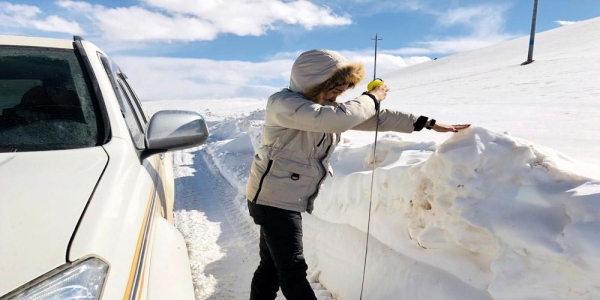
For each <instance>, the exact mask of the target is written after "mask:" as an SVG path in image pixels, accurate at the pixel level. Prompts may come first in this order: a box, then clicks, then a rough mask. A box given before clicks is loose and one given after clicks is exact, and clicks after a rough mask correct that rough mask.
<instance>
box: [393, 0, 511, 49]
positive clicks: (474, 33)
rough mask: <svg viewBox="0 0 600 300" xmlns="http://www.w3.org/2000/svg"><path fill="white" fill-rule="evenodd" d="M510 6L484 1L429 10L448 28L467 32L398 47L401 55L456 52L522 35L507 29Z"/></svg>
mask: <svg viewBox="0 0 600 300" xmlns="http://www.w3.org/2000/svg"><path fill="white" fill-rule="evenodd" d="M509 9H510V6H509V5H503V4H500V5H498V4H480V5H476V6H471V7H459V8H453V9H449V10H446V11H439V10H429V11H427V13H430V14H432V15H434V16H435V17H436V18H437V22H438V23H439V24H440V25H442V26H443V27H445V28H450V27H457V26H460V27H464V28H465V29H466V30H467V32H468V33H467V34H466V35H462V36H455V37H443V38H429V39H428V40H425V41H420V42H416V43H414V46H415V47H411V48H404V49H398V50H396V51H394V53H397V54H419V53H420V54H434V53H435V54H452V53H458V52H464V51H469V50H474V49H478V48H483V47H486V46H489V45H493V44H497V43H500V42H503V41H506V40H509V39H513V38H516V37H518V36H519V35H517V34H510V33H507V32H506V31H505V28H504V24H505V14H506V12H507V11H508V10H509Z"/></svg>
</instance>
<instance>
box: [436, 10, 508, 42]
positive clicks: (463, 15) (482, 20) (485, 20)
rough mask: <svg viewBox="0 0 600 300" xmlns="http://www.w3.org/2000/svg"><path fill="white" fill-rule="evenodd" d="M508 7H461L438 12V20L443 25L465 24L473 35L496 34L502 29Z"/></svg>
mask: <svg viewBox="0 0 600 300" xmlns="http://www.w3.org/2000/svg"><path fill="white" fill-rule="evenodd" d="M508 9H509V6H507V5H483V4H482V5H478V6H472V7H461V8H456V9H450V10H448V11H446V12H443V13H441V14H439V18H438V21H439V23H440V24H442V25H444V26H454V25H463V26H466V27H467V28H468V29H469V30H471V32H472V35H474V36H480V37H483V36H488V35H498V33H499V32H501V31H502V30H503V26H504V21H505V20H504V15H505V13H506V11H507V10H508Z"/></svg>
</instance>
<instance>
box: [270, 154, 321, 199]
mask: <svg viewBox="0 0 600 300" xmlns="http://www.w3.org/2000/svg"><path fill="white" fill-rule="evenodd" d="M318 181H319V169H318V168H317V167H315V166H311V165H306V164H302V163H299V162H296V161H293V160H289V159H285V158H277V159H275V160H274V161H273V165H272V167H271V171H270V172H269V174H268V175H267V177H266V178H265V182H264V187H263V189H264V192H265V193H268V194H269V198H272V199H280V200H283V201H285V200H288V201H294V202H297V201H302V200H303V199H306V198H307V197H308V196H310V195H312V194H313V193H314V192H315V191H316V186H317V183H318Z"/></svg>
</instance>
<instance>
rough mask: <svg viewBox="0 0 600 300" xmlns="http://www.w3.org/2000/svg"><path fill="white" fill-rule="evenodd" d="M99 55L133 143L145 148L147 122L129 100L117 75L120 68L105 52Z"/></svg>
mask: <svg viewBox="0 0 600 300" xmlns="http://www.w3.org/2000/svg"><path fill="white" fill-rule="evenodd" d="M98 57H99V58H100V61H101V62H102V65H103V66H104V70H105V71H106V74H107V75H108V77H109V78H110V83H111V84H112V86H113V89H114V91H115V94H116V95H117V99H118V100H119V106H120V107H121V113H122V115H123V118H124V119H125V123H126V124H127V127H128V129H129V133H130V134H131V138H132V140H133V143H134V144H135V146H136V148H138V149H140V150H141V149H144V148H145V147H146V144H145V135H144V132H145V129H146V124H145V123H144V122H143V121H140V119H139V117H138V116H137V115H136V112H135V110H134V106H133V104H132V103H131V101H130V100H129V98H128V95H127V94H126V93H127V92H126V91H125V89H124V88H123V86H122V83H121V82H120V80H121V79H120V77H119V76H118V75H117V70H118V69H119V68H118V67H117V66H116V65H115V64H114V63H113V62H112V61H111V60H110V59H109V58H108V57H106V56H104V55H103V54H101V53H99V54H98Z"/></svg>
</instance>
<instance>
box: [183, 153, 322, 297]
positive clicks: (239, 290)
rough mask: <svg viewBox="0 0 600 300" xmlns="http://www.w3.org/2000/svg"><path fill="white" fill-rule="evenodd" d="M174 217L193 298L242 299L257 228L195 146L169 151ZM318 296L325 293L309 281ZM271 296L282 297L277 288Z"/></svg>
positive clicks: (254, 258) (250, 270) (254, 261)
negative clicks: (184, 250) (185, 254)
mask: <svg viewBox="0 0 600 300" xmlns="http://www.w3.org/2000/svg"><path fill="white" fill-rule="evenodd" d="M173 166H174V177H175V197H176V200H175V223H176V226H177V228H178V229H179V230H180V231H181V233H182V234H183V236H184V238H185V240H186V243H187V246H188V252H189V256H190V262H191V269H192V277H193V279H194V288H195V292H196V299H210V300H217V299H248V297H249V294H250V282H251V280H252V274H253V272H254V270H255V269H256V266H257V265H258V261H259V257H258V230H257V227H256V226H255V225H254V224H253V223H251V220H250V218H249V217H248V216H247V215H246V214H245V211H244V208H243V207H242V205H243V204H245V200H244V199H240V198H239V197H240V196H239V195H238V192H237V190H236V189H235V188H234V187H232V186H231V185H230V184H229V182H228V181H227V179H225V178H224V177H223V176H222V175H221V173H219V171H218V169H217V167H216V166H215V165H214V163H213V161H212V159H211V157H210V155H208V154H207V153H206V152H205V150H204V149H202V148H196V149H190V150H185V151H177V152H174V153H173ZM311 284H312V285H313V288H315V290H316V292H317V295H321V296H319V298H320V299H331V297H328V296H323V295H329V293H327V292H326V291H324V290H323V288H322V286H321V285H320V284H318V283H311ZM277 299H285V298H284V297H283V296H282V295H281V292H280V293H279V297H278V298H277Z"/></svg>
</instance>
